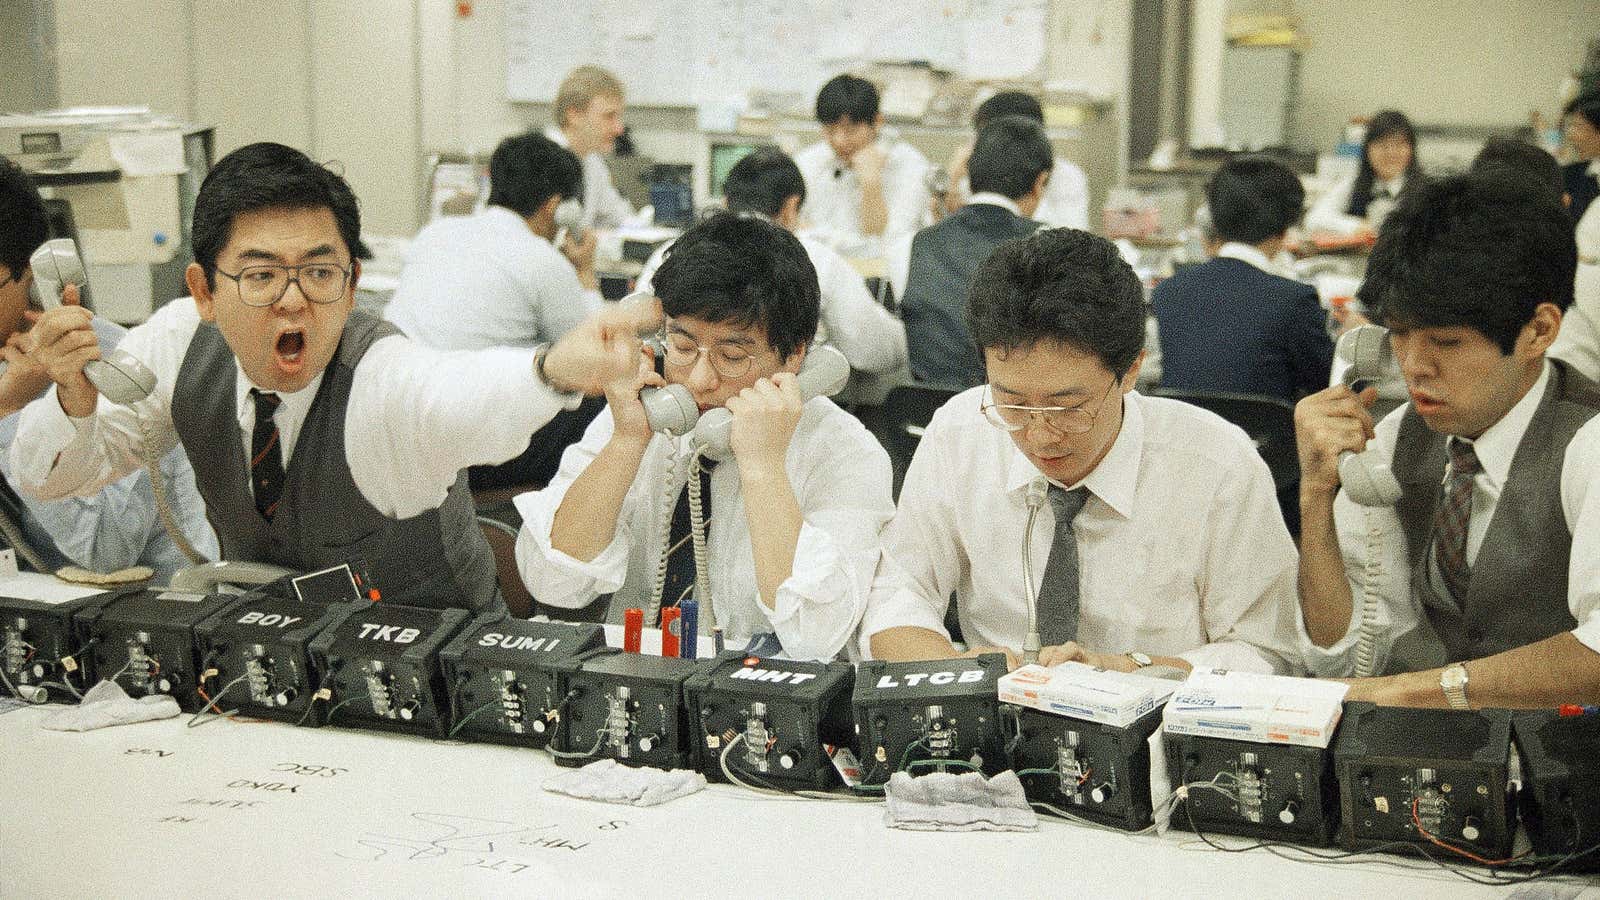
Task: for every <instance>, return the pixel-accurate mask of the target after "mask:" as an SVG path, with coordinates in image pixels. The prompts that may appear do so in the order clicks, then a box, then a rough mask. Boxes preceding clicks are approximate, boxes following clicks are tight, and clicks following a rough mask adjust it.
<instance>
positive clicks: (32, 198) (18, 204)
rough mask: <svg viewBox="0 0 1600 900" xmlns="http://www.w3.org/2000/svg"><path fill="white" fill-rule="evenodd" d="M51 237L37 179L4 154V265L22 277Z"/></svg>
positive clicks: (0, 246) (0, 259)
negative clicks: (29, 259)
mask: <svg viewBox="0 0 1600 900" xmlns="http://www.w3.org/2000/svg"><path fill="white" fill-rule="evenodd" d="M49 237H50V216H49V214H48V213H46V212H45V208H44V201H43V200H42V199H40V198H39V189H38V188H36V187H34V186H33V179H31V178H29V177H28V175H27V173H26V172H23V171H22V168H21V167H20V166H18V165H17V164H16V163H14V162H12V161H11V160H9V159H6V158H5V157H3V156H0V265H3V266H5V267H6V268H7V269H8V270H9V271H10V275H11V277H12V278H21V277H22V271H23V270H24V269H26V268H28V257H30V256H32V255H33V251H35V250H37V249H39V245H41V244H43V243H44V242H45V240H46V239H48V238H49Z"/></svg>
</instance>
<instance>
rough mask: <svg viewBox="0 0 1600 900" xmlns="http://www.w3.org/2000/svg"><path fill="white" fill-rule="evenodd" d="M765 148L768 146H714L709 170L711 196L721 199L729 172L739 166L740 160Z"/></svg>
mask: <svg viewBox="0 0 1600 900" xmlns="http://www.w3.org/2000/svg"><path fill="white" fill-rule="evenodd" d="M764 146H766V145H765V144H752V143H738V144H712V145H711V165H710V167H709V169H708V171H709V172H710V173H711V183H710V185H709V187H710V190H711V196H713V197H721V196H722V186H723V184H725V183H726V182H727V180H728V172H730V171H732V169H733V167H734V166H735V165H738V163H739V160H741V159H744V158H745V157H746V156H749V155H750V154H752V153H754V152H756V151H757V150H760V149H761V148H762V147H764Z"/></svg>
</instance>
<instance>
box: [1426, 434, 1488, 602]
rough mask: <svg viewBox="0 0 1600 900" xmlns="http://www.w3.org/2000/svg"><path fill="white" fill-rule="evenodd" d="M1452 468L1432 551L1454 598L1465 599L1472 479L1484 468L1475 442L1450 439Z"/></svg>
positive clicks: (1435, 522)
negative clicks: (1480, 462) (1475, 449)
mask: <svg viewBox="0 0 1600 900" xmlns="http://www.w3.org/2000/svg"><path fill="white" fill-rule="evenodd" d="M1449 446H1450V472H1449V474H1448V475H1447V476H1446V478H1445V481H1444V485H1443V487H1442V490H1443V493H1444V496H1443V497H1441V498H1440V500H1439V512H1438V514H1437V515H1436V516H1435V517H1434V524H1433V553H1434V561H1435V562H1437V563H1438V565H1439V575H1440V577H1441V578H1443V579H1444V584H1445V587H1447V588H1449V590H1450V594H1451V599H1453V600H1454V601H1455V602H1456V605H1458V606H1460V605H1462V604H1464V603H1466V600H1467V586H1468V584H1469V583H1470V582H1471V579H1472V569H1471V567H1469V566H1468V565H1467V522H1468V520H1470V519H1471V518H1472V479H1473V476H1475V475H1477V474H1478V473H1479V472H1481V471H1483V466H1482V465H1480V464H1479V463H1478V454H1477V452H1476V451H1474V450H1473V449H1472V445H1471V444H1469V443H1467V442H1466V441H1463V440H1461V439H1459V438H1451V439H1450V445H1449Z"/></svg>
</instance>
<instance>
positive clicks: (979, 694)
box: [852, 653, 1011, 785]
mask: <svg viewBox="0 0 1600 900" xmlns="http://www.w3.org/2000/svg"><path fill="white" fill-rule="evenodd" d="M1004 674H1006V658H1005V655H1004V654H1001V653H985V654H983V655H982V656H979V657H977V658H975V659H935V660H922V661H918V662H885V661H883V660H878V659H875V660H869V661H867V662H863V663H862V664H861V665H860V667H859V668H858V669H857V670H856V687H855V695H854V697H853V698H852V705H853V706H854V708H855V731H856V738H857V740H858V743H859V746H860V748H861V766H862V778H861V783H862V784H868V785H876V784H884V783H885V782H887V781H888V780H889V776H890V775H892V774H893V773H895V772H897V771H900V770H902V769H904V770H907V771H910V772H911V774H913V775H915V774H919V773H926V772H929V771H935V770H939V769H946V768H948V769H954V770H967V769H975V770H978V771H982V772H983V773H984V774H987V775H994V774H997V773H999V772H1001V771H1003V770H1004V769H1005V768H1006V767H1007V766H1009V765H1010V764H1011V763H1010V760H1009V759H1008V758H1007V754H1006V743H1005V730H1004V728H1003V727H1002V723H1001V718H1000V701H999V699H998V694H999V680H1000V676H1002V675H1004Z"/></svg>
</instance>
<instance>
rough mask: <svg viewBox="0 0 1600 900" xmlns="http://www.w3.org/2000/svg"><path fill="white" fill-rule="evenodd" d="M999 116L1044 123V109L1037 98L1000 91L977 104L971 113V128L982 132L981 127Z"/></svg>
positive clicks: (1019, 93)
mask: <svg viewBox="0 0 1600 900" xmlns="http://www.w3.org/2000/svg"><path fill="white" fill-rule="evenodd" d="M1001 116H1026V117H1028V118H1030V119H1032V120H1034V121H1035V122H1040V123H1043V122H1044V107H1042V106H1040V105H1039V98H1037V97H1035V96H1033V95H1032V94H1029V93H1025V92H1023V91H1001V92H1000V93H998V94H995V95H994V96H993V97H990V98H989V99H987V100H985V101H983V102H982V103H980V104H978V108H977V109H975V110H973V111H972V127H973V128H974V129H975V130H977V131H982V130H983V126H985V125H987V124H989V123H990V122H992V121H994V120H995V119H998V118H1000V117H1001Z"/></svg>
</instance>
